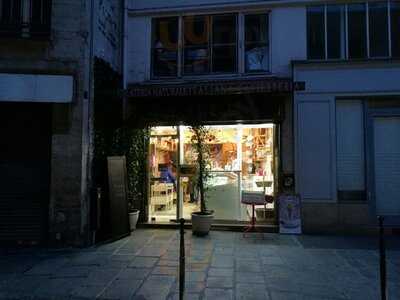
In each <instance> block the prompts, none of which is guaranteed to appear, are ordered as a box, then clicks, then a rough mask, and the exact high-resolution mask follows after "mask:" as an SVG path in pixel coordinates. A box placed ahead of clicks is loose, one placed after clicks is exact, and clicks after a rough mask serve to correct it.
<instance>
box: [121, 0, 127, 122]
mask: <svg viewBox="0 0 400 300" xmlns="http://www.w3.org/2000/svg"><path fill="white" fill-rule="evenodd" d="M121 6H122V17H121V19H122V20H121V73H122V90H123V91H125V90H126V88H127V75H126V74H127V71H128V68H127V63H126V62H127V49H126V45H127V44H128V43H127V42H126V40H127V39H128V34H127V28H128V9H127V7H126V1H125V0H121ZM122 101H123V102H122V119H123V121H125V120H126V119H127V113H128V112H127V99H126V97H125V95H123V97H122Z"/></svg>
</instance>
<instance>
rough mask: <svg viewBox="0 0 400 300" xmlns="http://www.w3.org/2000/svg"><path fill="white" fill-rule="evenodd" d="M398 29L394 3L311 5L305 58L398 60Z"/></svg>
mask: <svg viewBox="0 0 400 300" xmlns="http://www.w3.org/2000/svg"><path fill="white" fill-rule="evenodd" d="M399 27H400V6H399V3H398V2H394V1H379V2H367V3H351V4H344V5H341V4H332V5H320V6H310V7H308V8H307V49H308V59H345V58H348V59H365V58H379V57H399V56H400V29H399Z"/></svg>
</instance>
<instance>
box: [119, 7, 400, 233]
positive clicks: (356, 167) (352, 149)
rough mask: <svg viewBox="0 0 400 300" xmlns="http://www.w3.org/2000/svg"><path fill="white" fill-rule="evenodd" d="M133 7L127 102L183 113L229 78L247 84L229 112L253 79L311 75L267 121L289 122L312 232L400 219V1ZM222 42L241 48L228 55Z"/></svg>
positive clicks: (287, 133)
mask: <svg viewBox="0 0 400 300" xmlns="http://www.w3.org/2000/svg"><path fill="white" fill-rule="evenodd" d="M127 14H128V18H127V24H128V26H126V28H125V31H126V35H125V36H126V38H127V42H126V43H125V45H126V47H125V53H126V64H125V65H126V69H125V72H124V76H125V79H126V81H127V83H128V89H129V90H130V92H131V97H130V99H128V106H129V104H130V105H137V103H147V104H148V103H155V104H154V106H153V107H152V109H153V110H156V109H157V106H161V105H162V107H163V108H164V110H165V111H167V109H168V111H169V112H170V113H174V112H175V111H178V110H179V107H185V108H186V107H191V106H193V107H196V105H197V102H201V101H205V100H206V99H208V98H209V94H207V93H208V92H207V86H209V85H213V84H214V85H215V86H217V89H219V90H221V89H222V90H223V89H224V86H223V84H222V83H221V81H222V80H225V83H226V82H228V87H227V90H229V89H230V87H229V85H233V86H235V87H236V90H235V91H234V94H235V96H234V95H231V96H229V95H227V96H226V95H225V96H226V97H227V98H228V100H227V102H226V110H228V109H229V105H230V104H229V98H230V99H231V100H232V101H231V103H233V98H234V97H236V95H238V94H244V95H245V94H247V93H248V91H247V90H246V89H242V90H241V91H240V88H239V86H240V85H241V82H243V81H247V80H262V81H263V82H264V84H265V85H266V86H268V85H269V83H268V82H270V81H271V80H272V81H273V80H276V79H279V80H284V79H285V78H286V79H289V81H290V82H292V83H293V84H294V83H296V82H298V83H302V84H304V89H299V90H297V89H293V90H291V91H287V92H286V93H284V97H283V98H281V99H280V101H279V102H280V104H281V105H282V107H284V112H285V114H284V116H283V118H281V119H273V118H268V116H265V117H266V118H264V121H268V122H273V123H274V124H276V125H277V126H278V125H279V127H280V133H279V135H280V148H279V158H280V172H281V174H280V175H281V179H282V181H283V182H285V181H286V179H288V182H291V183H292V184H294V185H293V186H292V190H291V192H296V193H298V194H299V195H300V196H301V198H302V222H303V228H304V230H305V231H308V232H310V231H320V232H330V231H346V232H348V231H351V230H360V229H362V230H364V229H365V230H371V229H372V230H373V229H374V228H375V226H376V216H377V215H383V216H386V220H387V223H386V224H387V225H388V226H398V225H399V224H400V218H399V216H400V205H399V202H398V201H397V200H396V199H398V194H399V192H400V191H399V185H398V182H399V180H400V178H399V174H400V173H399V170H400V165H399V157H400V156H399V155H400V145H399V143H398V141H399V139H398V137H399V135H400V127H399V126H400V119H399V108H398V107H399V95H400V90H399V87H400V80H399V78H400V64H399V58H400V38H399V36H400V35H399V33H400V32H399V28H400V7H399V3H398V1H378V2H377V1H361V2H360V3H353V2H352V1H347V2H346V1H325V2H321V1H313V0H308V1H290V0H287V1H286V0H280V1H262V0H260V1H242V0H200V1H193V0H191V1H180V0H176V1H169V2H168V3H166V2H165V1H162V0H151V1H128V7H127ZM257 16H258V17H257ZM257 18H258V20H260V18H263V19H264V20H267V21H266V22H265V23H263V25H260V24H261V22H258V23H256V22H257V21H255V20H256V19H257ZM232 20H234V21H232ZM257 24H258V25H257ZM229 28H230V30H229ZM220 32H224V35H222V36H223V37H225V39H224V38H222V37H221V35H218V34H220ZM232 32H234V33H235V35H231V33H232ZM252 32H253V33H254V34H255V33H257V34H258V35H257V37H258V38H256V39H255V40H254V36H255V35H253V36H252ZM261 35H263V38H261ZM215 36H216V37H217V38H214V37H215ZM246 36H248V37H246ZM252 42H257V43H258V46H254V45H253V46H252V45H251V43H252ZM257 43H255V44H257ZM232 45H234V46H235V47H236V48H235V50H234V51H232V49H233V48H229V47H232ZM219 47H225V49H230V50H226V51H227V52H225V53H224V55H225V56H218V55H219V54H218V53H219V52H218V51H219V50H218V49H219ZM256 48H258V49H256ZM229 51H230V52H229ZM257 55H258V57H264V58H263V60H262V61H261V59H259V60H258V62H256V63H255V62H254V59H256V58H257ZM216 57H218V58H219V61H218V59H216ZM265 58H267V59H265ZM256 60H257V59H256ZM264 63H265V66H264V65H263V64H264ZM221 65H222V67H221ZM210 66H211V67H210ZM214 66H215V67H214ZM261 66H262V67H261ZM255 69H256V70H257V72H252V71H254V70H255ZM205 82H206V83H205ZM193 86H195V87H197V89H195V90H191V91H189V92H188V91H187V90H186V89H189V90H190V89H191V88H192V87H193ZM215 86H214V87H215ZM146 89H148V90H151V89H153V90H158V89H160V90H161V91H162V92H160V93H158V94H157V95H156V93H153V94H152V93H150V92H146ZM198 90H206V92H205V93H204V95H200V97H193V96H199V95H198ZM179 91H181V94H180V95H179ZM225 94H229V92H226V90H225ZM171 95H172V96H171ZM143 98H145V99H147V101H146V100H143ZM260 98H261V102H263V103H271V102H272V101H271V100H272V99H273V94H271V93H260ZM160 99H162V100H160ZM218 99H219V98H215V102H216V103H217V102H218ZM244 99H246V96H245V97H244ZM141 101H142V102H141ZM243 101H244V100H243ZM224 103H225V102H224ZM243 103H244V102H243ZM174 105H175V108H174V109H171V108H170V107H173V106H174ZM147 107H148V106H147ZM176 107H178V108H176ZM149 109H150V108H149ZM269 109H272V107H270V108H266V110H265V111H268V110H269ZM265 111H264V112H265ZM224 112H225V110H221V114H220V116H221V118H222V116H223V113H224ZM203 121H204V123H205V124H206V123H209V121H212V120H210V119H209V120H206V119H205V120H203ZM214 121H215V120H214ZM219 121H220V122H225V123H232V122H236V123H238V122H243V118H241V117H240V116H239V118H231V119H229V120H223V119H221V120H219ZM248 121H249V120H248ZM253 121H254V120H253ZM170 123H171V122H170ZM170 125H171V124H170ZM385 145H386V146H385ZM285 175H289V176H288V177H287V178H285ZM290 175H292V176H290ZM281 187H282V185H281ZM149 201H151V200H149Z"/></svg>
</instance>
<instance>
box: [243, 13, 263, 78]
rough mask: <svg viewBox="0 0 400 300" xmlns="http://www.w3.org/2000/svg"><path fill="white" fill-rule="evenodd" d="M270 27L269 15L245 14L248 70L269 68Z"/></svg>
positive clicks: (254, 70) (255, 70)
mask: <svg viewBox="0 0 400 300" xmlns="http://www.w3.org/2000/svg"><path fill="white" fill-rule="evenodd" d="M268 28H269V26H268V15H266V14H258V15H246V16H245V61H246V72H257V71H266V70H268V67H269V57H268V54H269V51H268V41H269V37H268Z"/></svg>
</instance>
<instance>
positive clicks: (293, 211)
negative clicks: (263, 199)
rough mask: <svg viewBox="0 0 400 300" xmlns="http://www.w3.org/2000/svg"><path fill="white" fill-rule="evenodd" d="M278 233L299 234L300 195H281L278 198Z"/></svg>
mask: <svg viewBox="0 0 400 300" xmlns="http://www.w3.org/2000/svg"><path fill="white" fill-rule="evenodd" d="M278 203H279V233H283V234H300V233H301V201H300V195H295V194H283V195H280V196H279V197H278Z"/></svg>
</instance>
